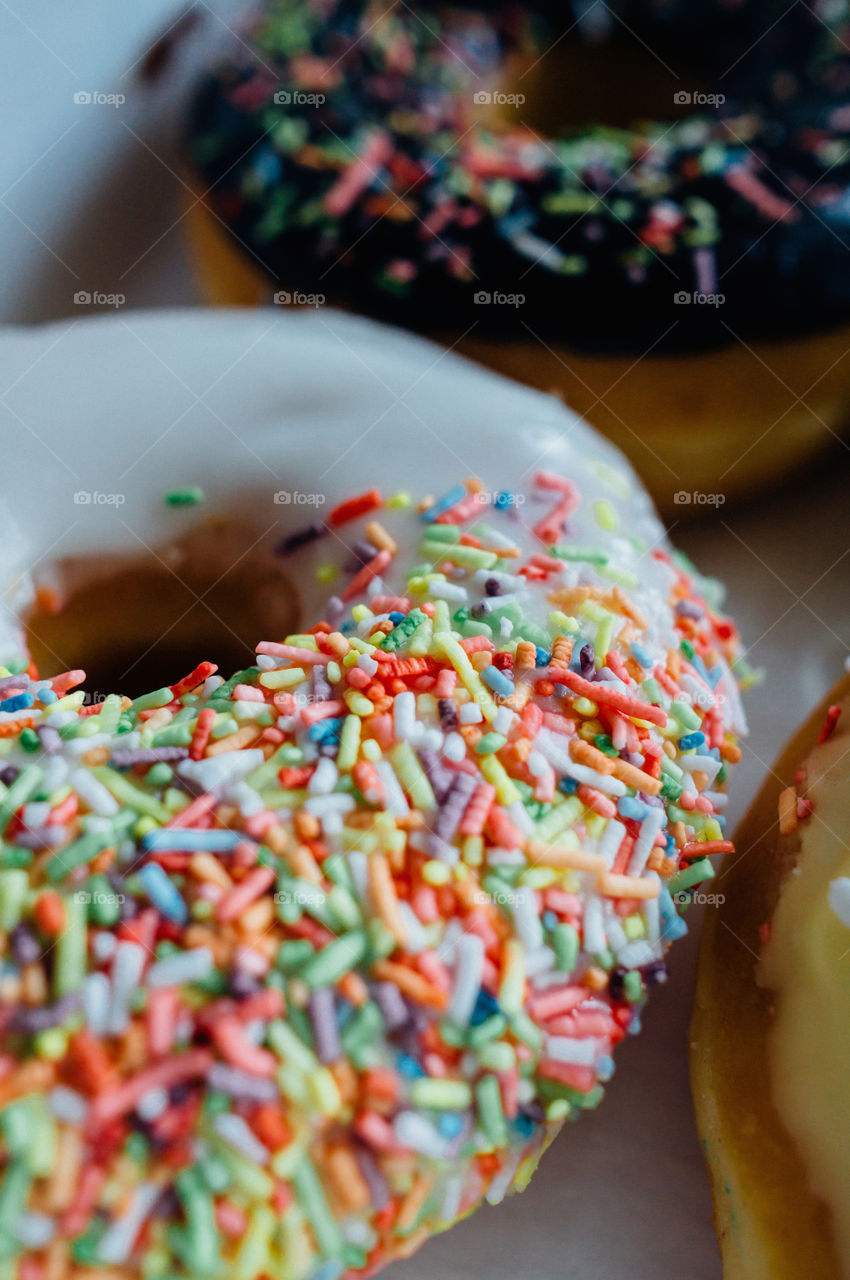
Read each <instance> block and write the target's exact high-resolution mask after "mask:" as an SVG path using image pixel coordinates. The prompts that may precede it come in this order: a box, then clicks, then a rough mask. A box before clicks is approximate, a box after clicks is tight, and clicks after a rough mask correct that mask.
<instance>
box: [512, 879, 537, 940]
mask: <svg viewBox="0 0 850 1280" xmlns="http://www.w3.org/2000/svg"><path fill="white" fill-rule="evenodd" d="M513 914H514V927H515V929H516V932H517V937H518V938H519V940H520V941H521V942H522V943H523V945H524V946H525V947H526V948H527V950H529V951H536V950H537V948H538V947H541V946H542V945H543V928H542V926H541V923H540V917H539V915H538V914H537V903H536V900H535V897H534V890H533V889H531V888H530V887H529V886H528V885H527V884H524V885H520V886H519V888H517V889H515V890H514V894H513Z"/></svg>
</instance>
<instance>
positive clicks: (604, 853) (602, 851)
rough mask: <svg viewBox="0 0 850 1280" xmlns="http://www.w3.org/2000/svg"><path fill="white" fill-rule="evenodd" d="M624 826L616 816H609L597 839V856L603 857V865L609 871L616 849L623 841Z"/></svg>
mask: <svg viewBox="0 0 850 1280" xmlns="http://www.w3.org/2000/svg"><path fill="white" fill-rule="evenodd" d="M625 835H626V828H625V826H624V824H623V823H622V822H618V821H617V819H616V818H609V819H608V823H607V825H606V827H605V830H604V831H603V833H602V839H601V840H600V841H599V856H600V857H601V858H604V859H605V866H606V868H607V869H608V870H609V871H610V870H611V868H612V867H613V865H614V859H615V858H616V856H617V850H618V849H619V847H620V845H621V844H622V843H623V840H624V838H625Z"/></svg>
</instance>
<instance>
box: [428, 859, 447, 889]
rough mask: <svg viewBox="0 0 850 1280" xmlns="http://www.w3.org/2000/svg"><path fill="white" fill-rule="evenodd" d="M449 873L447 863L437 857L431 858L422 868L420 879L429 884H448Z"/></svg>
mask: <svg viewBox="0 0 850 1280" xmlns="http://www.w3.org/2000/svg"><path fill="white" fill-rule="evenodd" d="M451 874H452V873H451V868H450V867H449V865H448V863H447V862H440V860H439V858H432V859H431V861H430V862H426V863H425V865H424V866H423V868H422V879H423V880H424V881H425V883H426V884H430V885H442V884H448V883H449V880H450V878H451Z"/></svg>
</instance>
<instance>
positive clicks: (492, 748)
mask: <svg viewBox="0 0 850 1280" xmlns="http://www.w3.org/2000/svg"><path fill="white" fill-rule="evenodd" d="M506 742H507V738H506V737H505V736H504V734H502V733H485V734H482V736H481V737H480V738H479V739H478V741H477V742H476V744H475V753H476V755H479V756H491V755H493V754H495V752H497V751H501V749H502V747H503V746H504V745H505V743H506Z"/></svg>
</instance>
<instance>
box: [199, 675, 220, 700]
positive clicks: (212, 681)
mask: <svg viewBox="0 0 850 1280" xmlns="http://www.w3.org/2000/svg"><path fill="white" fill-rule="evenodd" d="M223 684H224V676H218V675H213V676H207V678H206V680H205V681H204V692H203V695H202V696H203V697H204V699H206V698H210V697H212V695H213V694H214V693H215V691H216V689H220V688H221V686H222V685H223Z"/></svg>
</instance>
